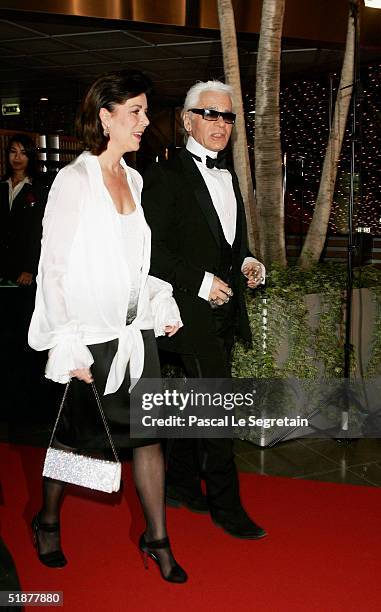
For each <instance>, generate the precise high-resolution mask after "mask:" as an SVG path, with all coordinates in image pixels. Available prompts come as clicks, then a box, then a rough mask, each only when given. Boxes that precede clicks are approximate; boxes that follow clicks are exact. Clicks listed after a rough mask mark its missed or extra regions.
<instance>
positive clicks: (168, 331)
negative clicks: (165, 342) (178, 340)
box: [164, 323, 180, 338]
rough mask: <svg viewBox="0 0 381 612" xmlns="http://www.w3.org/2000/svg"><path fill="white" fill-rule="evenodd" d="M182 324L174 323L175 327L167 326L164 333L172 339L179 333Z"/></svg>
mask: <svg viewBox="0 0 381 612" xmlns="http://www.w3.org/2000/svg"><path fill="white" fill-rule="evenodd" d="M179 327H180V323H174V324H173V325H166V326H165V327H164V331H165V333H166V335H167V336H168V337H169V338H170V337H171V336H174V335H175V333H176V332H177V331H179Z"/></svg>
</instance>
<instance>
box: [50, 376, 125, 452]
mask: <svg viewBox="0 0 381 612" xmlns="http://www.w3.org/2000/svg"><path fill="white" fill-rule="evenodd" d="M70 382H71V380H69V382H68V383H66V387H65V391H64V394H63V397H62V400H61V405H60V408H59V411H58V414H57V418H56V422H55V423H54V427H53V431H52V435H51V437H50V441H49V447H50V446H51V445H52V442H53V439H54V435H55V433H56V429H57V425H58V421H59V420H60V416H61V412H62V409H63V407H64V404H65V400H66V396H67V393H68V391H69V386H70ZM91 386H92V389H93V391H94V395H95V399H96V401H97V404H98V408H99V412H100V413H101V417H102V421H103V425H104V426H105V429H106V433H107V436H108V439H109V442H110V446H111V449H112V452H113V454H114V457H115V461H117V462H118V463H119V457H118V454H117V452H116V450H115V446H114V442H113V440H112V437H111V434H110V430H109V427H108V425H107V420H106V417H105V413H104V412H103V408H102V404H101V400H100V399H99V395H98V391H97V388H96V386H95V384H94V383H93V382H92V383H91Z"/></svg>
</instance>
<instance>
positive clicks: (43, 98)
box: [40, 96, 49, 102]
mask: <svg viewBox="0 0 381 612" xmlns="http://www.w3.org/2000/svg"><path fill="white" fill-rule="evenodd" d="M48 100H49V98H46V97H45V96H43V97H42V98H40V102H48Z"/></svg>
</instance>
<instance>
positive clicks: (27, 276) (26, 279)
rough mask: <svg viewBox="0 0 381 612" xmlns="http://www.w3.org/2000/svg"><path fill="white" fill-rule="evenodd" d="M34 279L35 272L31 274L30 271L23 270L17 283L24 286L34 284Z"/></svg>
mask: <svg viewBox="0 0 381 612" xmlns="http://www.w3.org/2000/svg"><path fill="white" fill-rule="evenodd" d="M32 281H33V274H31V273H30V272H21V274H20V276H19V277H18V279H17V281H16V283H17V284H18V285H22V286H29V285H31V284H32Z"/></svg>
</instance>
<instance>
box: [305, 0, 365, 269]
mask: <svg viewBox="0 0 381 612" xmlns="http://www.w3.org/2000/svg"><path fill="white" fill-rule="evenodd" d="M349 4H350V10H349V17H348V30H347V40H346V45H345V52H344V60H343V66H342V69H341V78H340V85H339V89H338V92H337V97H336V102H335V112H334V117H333V122H332V125H331V129H330V132H329V138H328V145H327V149H326V153H325V158H324V163H323V170H322V174H321V179H320V185H319V191H318V195H317V198H316V203H315V210H314V214H313V217H312V221H311V223H310V226H309V228H308V232H307V236H306V239H305V241H304V245H303V249H302V252H301V254H300V257H299V260H298V264H299V265H300V266H301V267H302V268H305V269H306V268H309V267H310V266H311V265H312V264H313V263H314V262H316V261H319V258H320V255H321V253H322V250H323V248H324V243H325V240H326V236H327V230H328V221H329V216H330V213H331V208H332V202H333V195H334V191H335V183H336V176H337V165H338V161H339V157H340V153H341V147H342V144H343V138H344V132H345V126H346V123H347V117H348V111H349V106H350V102H351V98H352V91H353V78H354V62H355V34H356V28H355V19H357V27H358V17H357V14H358V13H357V10H356V5H357V7H358V6H359V4H358V0H355V1H353V0H350V2H349ZM353 5H355V6H353ZM353 9H354V10H353Z"/></svg>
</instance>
